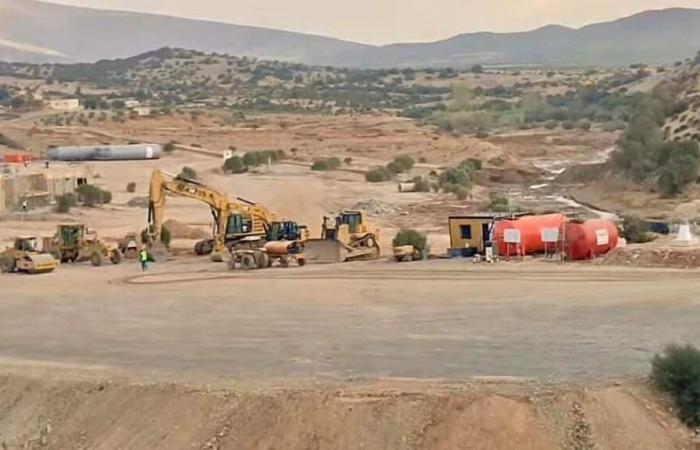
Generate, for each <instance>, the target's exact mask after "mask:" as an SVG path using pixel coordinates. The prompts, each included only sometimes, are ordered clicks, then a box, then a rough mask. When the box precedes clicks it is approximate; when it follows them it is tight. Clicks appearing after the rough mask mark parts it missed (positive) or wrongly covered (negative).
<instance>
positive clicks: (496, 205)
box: [489, 193, 510, 212]
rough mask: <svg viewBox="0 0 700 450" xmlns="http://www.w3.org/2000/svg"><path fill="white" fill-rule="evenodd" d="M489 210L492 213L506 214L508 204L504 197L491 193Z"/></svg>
mask: <svg viewBox="0 0 700 450" xmlns="http://www.w3.org/2000/svg"><path fill="white" fill-rule="evenodd" d="M489 210H490V211H493V212H508V211H509V210H510V202H509V201H508V199H507V198H505V197H501V196H499V195H498V194H495V193H491V203H489Z"/></svg>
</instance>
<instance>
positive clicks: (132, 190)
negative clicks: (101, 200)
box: [126, 181, 136, 194]
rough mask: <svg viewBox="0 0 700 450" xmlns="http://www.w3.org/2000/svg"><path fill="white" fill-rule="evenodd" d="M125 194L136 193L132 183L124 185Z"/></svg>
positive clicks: (134, 185)
mask: <svg viewBox="0 0 700 450" xmlns="http://www.w3.org/2000/svg"><path fill="white" fill-rule="evenodd" d="M126 192H128V193H130V194H133V193H134V192H136V183H135V182H133V181H130V182H128V183H127V184H126Z"/></svg>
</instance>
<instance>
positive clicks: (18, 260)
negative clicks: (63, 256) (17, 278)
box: [0, 237, 60, 274]
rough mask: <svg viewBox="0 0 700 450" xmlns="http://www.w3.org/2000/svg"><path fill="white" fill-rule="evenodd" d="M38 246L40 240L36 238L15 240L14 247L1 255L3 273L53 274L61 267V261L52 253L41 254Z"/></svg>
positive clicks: (0, 266)
mask: <svg viewBox="0 0 700 450" xmlns="http://www.w3.org/2000/svg"><path fill="white" fill-rule="evenodd" d="M38 245H39V240H38V239H37V238H35V237H18V238H15V242H14V245H13V246H12V247H9V248H7V249H6V250H5V251H4V252H2V253H0V269H1V270H2V272H3V273H13V272H21V273H28V274H39V273H49V272H53V271H54V270H55V269H56V268H57V267H58V266H59V265H60V261H59V260H57V259H56V258H54V257H53V256H52V255H51V254H50V253H43V252H40V251H39V250H38Z"/></svg>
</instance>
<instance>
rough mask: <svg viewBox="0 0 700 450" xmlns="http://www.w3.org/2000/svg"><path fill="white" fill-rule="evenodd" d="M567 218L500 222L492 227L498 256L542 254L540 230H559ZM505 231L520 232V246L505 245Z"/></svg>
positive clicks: (530, 217)
mask: <svg viewBox="0 0 700 450" xmlns="http://www.w3.org/2000/svg"><path fill="white" fill-rule="evenodd" d="M566 221H567V218H566V216H565V215H564V214H547V215H544V216H525V217H521V218H519V219H517V220H502V221H499V222H496V226H495V227H494V241H495V242H496V244H497V245H498V254H499V255H500V256H518V255H519V256H523V255H533V254H536V253H544V250H545V249H544V242H543V241H542V230H547V229H550V230H551V229H554V230H561V229H562V226H563V225H564V224H565V223H566ZM506 230H519V231H520V244H519V245H518V244H506V242H505V234H506Z"/></svg>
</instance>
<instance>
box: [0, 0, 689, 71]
mask: <svg viewBox="0 0 700 450" xmlns="http://www.w3.org/2000/svg"><path fill="white" fill-rule="evenodd" d="M166 46H168V47H179V48H189V49H193V50H201V51H206V52H218V53H227V54H231V55H238V56H254V57H258V58H264V59H277V60H283V61H296V62H302V63H306V64H320V65H335V66H347V67H402V66H468V65H471V64H476V63H480V64H485V65H500V64H504V65H547V66H588V65H596V66H615V65H628V64H632V63H637V62H646V63H668V62H673V61H677V60H682V59H685V58H687V57H690V56H692V55H694V54H695V53H696V52H697V51H698V50H700V9H683V8H672V9H665V10H660V11H646V12H643V13H639V14H636V15H634V16H630V17H626V18H623V19H619V20H615V21H612V22H604V23H599V24H594V25H588V26H585V27H583V28H579V29H572V28H567V27H562V26H557V25H550V26H546V27H543V28H539V29H536V30H533V31H527V32H519V33H488V32H483V33H468V34H461V35H458V36H455V37H452V38H449V39H446V40H442V41H437V42H431V43H419V44H392V45H386V46H372V45H365V44H358V43H354V42H348V41H343V40H340V39H333V38H329V37H323V36H316V35H310V34H304V33H294V32H288V31H279V30H272V29H266V28H259V27H249V26H241V25H232V24H225V23H218V22H210V21H202V20H192V19H182V18H176V17H169V16H162V15H155V14H143V13H132V12H121V11H106V10H98V9H90V8H82V7H74V6H65V5H57V4H52V3H45V2H40V1H36V0H0V60H4V61H22V62H92V61H96V60H99V59H114V58H125V57H128V56H132V55H135V54H138V53H143V52H147V51H149V50H154V49H157V48H161V47H166Z"/></svg>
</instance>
